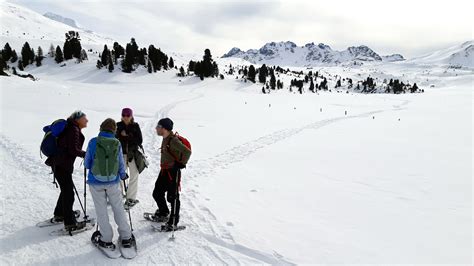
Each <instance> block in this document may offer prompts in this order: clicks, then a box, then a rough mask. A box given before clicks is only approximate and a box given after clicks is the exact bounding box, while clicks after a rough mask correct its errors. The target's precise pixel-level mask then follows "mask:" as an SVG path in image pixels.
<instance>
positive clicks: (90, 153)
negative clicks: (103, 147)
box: [84, 131, 125, 185]
mask: <svg viewBox="0 0 474 266" xmlns="http://www.w3.org/2000/svg"><path fill="white" fill-rule="evenodd" d="M99 136H100V137H105V138H115V135H114V134H113V133H109V132H106V131H101V132H100V133H99ZM96 146H97V137H96V138H93V139H91V140H90V141H89V144H88V145H87V151H86V157H85V159H84V166H85V167H86V169H89V174H88V176H87V183H89V184H91V185H93V184H97V185H99V184H101V185H102V184H111V183H118V182H120V179H121V178H122V177H125V164H124V161H123V155H122V146H119V152H118V158H117V159H118V160H119V170H118V173H117V177H116V178H115V179H114V180H112V181H110V182H101V181H99V180H97V179H96V178H95V176H94V175H93V174H92V171H90V170H91V169H92V167H93V165H94V157H95V149H96Z"/></svg>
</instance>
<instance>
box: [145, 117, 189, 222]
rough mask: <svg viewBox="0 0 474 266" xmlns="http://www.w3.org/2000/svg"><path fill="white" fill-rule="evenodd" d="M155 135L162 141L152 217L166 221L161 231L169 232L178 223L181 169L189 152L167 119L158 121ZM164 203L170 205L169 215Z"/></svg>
mask: <svg viewBox="0 0 474 266" xmlns="http://www.w3.org/2000/svg"><path fill="white" fill-rule="evenodd" d="M156 133H157V134H158V136H161V137H163V141H162V143H161V163H160V166H161V170H160V174H159V175H158V179H157V180H156V182H155V189H154V190H153V199H154V200H155V201H156V205H157V206H158V209H157V210H156V212H155V215H154V216H155V219H156V220H157V221H166V220H167V223H166V224H164V225H163V226H162V230H164V231H171V230H174V229H175V228H176V226H177V225H178V223H179V211H180V206H181V201H180V200H179V185H180V182H181V169H183V168H185V167H186V164H187V163H188V161H189V158H190V157H191V150H190V149H188V147H186V146H185V145H184V144H183V143H182V142H181V141H180V140H179V139H178V137H177V136H176V135H175V133H173V121H172V120H171V119H169V118H163V119H161V120H160V121H158V125H157V126H156ZM178 158H180V159H178ZM165 193H166V199H165ZM166 201H168V202H169V203H170V204H171V213H170V210H169V208H168V204H167V203H166ZM170 214H171V215H170Z"/></svg>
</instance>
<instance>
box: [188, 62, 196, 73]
mask: <svg viewBox="0 0 474 266" xmlns="http://www.w3.org/2000/svg"><path fill="white" fill-rule="evenodd" d="M195 66H196V62H194V61H193V60H191V61H189V64H188V72H191V71H192V72H194V67H195Z"/></svg>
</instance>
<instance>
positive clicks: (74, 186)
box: [72, 182, 85, 213]
mask: <svg viewBox="0 0 474 266" xmlns="http://www.w3.org/2000/svg"><path fill="white" fill-rule="evenodd" d="M72 187H73V188H74V191H75V192H76V196H77V200H78V201H79V204H80V205H81V209H82V211H83V212H84V213H85V210H84V206H83V205H82V202H81V198H80V197H79V193H78V192H77V189H76V185H74V182H72Z"/></svg>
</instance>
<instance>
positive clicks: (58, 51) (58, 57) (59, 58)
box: [54, 45, 64, 64]
mask: <svg viewBox="0 0 474 266" xmlns="http://www.w3.org/2000/svg"><path fill="white" fill-rule="evenodd" d="M54 61H56V63H58V64H59V63H61V62H63V61H64V56H63V51H61V47H59V45H58V46H57V47H56V53H55V56H54Z"/></svg>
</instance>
